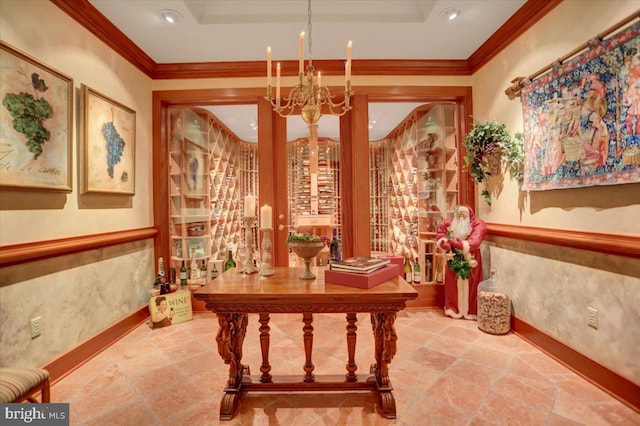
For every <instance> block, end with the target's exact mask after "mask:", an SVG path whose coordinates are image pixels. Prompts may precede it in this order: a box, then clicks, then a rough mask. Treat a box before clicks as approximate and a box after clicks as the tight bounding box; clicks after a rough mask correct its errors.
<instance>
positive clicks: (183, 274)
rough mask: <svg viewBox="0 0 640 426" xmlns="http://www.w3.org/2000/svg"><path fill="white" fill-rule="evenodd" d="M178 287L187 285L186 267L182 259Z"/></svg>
mask: <svg viewBox="0 0 640 426" xmlns="http://www.w3.org/2000/svg"><path fill="white" fill-rule="evenodd" d="M180 285H181V286H185V285H187V267H186V266H185V264H184V259H182V266H180Z"/></svg>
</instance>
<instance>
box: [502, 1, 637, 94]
mask: <svg viewBox="0 0 640 426" xmlns="http://www.w3.org/2000/svg"><path fill="white" fill-rule="evenodd" d="M636 18H640V10H637V11H635V12H634V13H632V14H631V15H629V16H627V17H626V18H624V19H623V20H622V21H620V22H618V23H616V24H614V25H612V26H611V27H609V28H607V29H606V30H604V31H603V32H601V33H600V34H598V35H596V36H595V37H594V38H593V39H591V40H589V41H588V42H586V43H583V44H581V45H580V46H578V47H577V48H575V49H573V50H572V51H571V52H569V53H567V54H566V55H564V56H562V57H560V58H558V59H556V60H555V61H554V62H552V63H551V64H549V65H547V66H546V67H544V68H541V69H540V70H538V71H536V72H534V73H533V74H531V75H530V76H529V77H516V78H514V79H513V80H511V83H512V84H511V85H510V86H509V87H507V89H506V90H505V91H504V93H505V94H506V95H507V96H508V97H509V99H511V100H513V99H515V98H516V97H517V96H520V91H521V90H522V88H523V87H524V86H526V85H527V84H530V83H531V82H532V81H533V80H534V79H536V78H538V77H540V76H541V75H542V74H545V73H546V72H547V71H549V70H551V69H554V68H556V67H559V66H560V65H562V63H563V62H564V61H566V60H567V59H569V58H571V57H573V56H575V55H577V54H578V53H579V52H581V51H582V50H584V49H586V48H588V47H589V48H591V47H595V46H596V45H597V43H599V42H601V41H602V40H603V39H604V38H606V37H607V36H608V35H610V34H612V33H613V32H615V31H617V30H618V29H620V28H621V27H623V26H625V25H626V24H628V23H629V22H631V21H633V20H634V19H636Z"/></svg>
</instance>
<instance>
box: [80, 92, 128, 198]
mask: <svg viewBox="0 0 640 426" xmlns="http://www.w3.org/2000/svg"><path fill="white" fill-rule="evenodd" d="M81 90H82V102H83V120H82V123H83V135H84V144H80V147H79V148H80V151H81V153H80V158H81V159H82V163H81V164H80V180H81V182H82V192H83V193H86V192H106V193H112V194H131V195H133V194H135V151H136V149H135V143H136V112H135V111H134V110H132V109H131V108H128V107H126V106H124V105H122V104H121V103H119V102H116V101H114V100H113V99H109V98H108V97H106V96H105V95H103V94H101V93H99V92H97V91H95V90H93V89H91V88H90V87H88V86H86V85H84V84H82V85H81Z"/></svg>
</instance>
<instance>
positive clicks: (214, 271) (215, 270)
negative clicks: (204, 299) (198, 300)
mask: <svg viewBox="0 0 640 426" xmlns="http://www.w3.org/2000/svg"><path fill="white" fill-rule="evenodd" d="M216 278H218V267H217V266H216V262H213V265H211V279H212V280H215V279H216Z"/></svg>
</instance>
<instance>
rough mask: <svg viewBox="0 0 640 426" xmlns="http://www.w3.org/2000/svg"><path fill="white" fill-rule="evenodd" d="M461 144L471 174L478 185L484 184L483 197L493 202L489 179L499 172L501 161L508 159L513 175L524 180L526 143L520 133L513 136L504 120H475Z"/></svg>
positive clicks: (519, 180) (520, 180)
mask: <svg viewBox="0 0 640 426" xmlns="http://www.w3.org/2000/svg"><path fill="white" fill-rule="evenodd" d="M462 145H463V146H464V147H465V149H466V155H465V157H464V161H465V164H466V166H467V167H468V169H469V174H470V175H471V177H472V178H473V180H474V181H475V182H476V183H478V184H481V183H482V184H484V187H483V189H482V193H481V194H482V196H483V198H484V199H485V201H486V202H487V204H489V205H491V195H490V194H489V190H488V188H487V178H488V177H489V176H491V175H493V174H497V173H499V172H500V160H505V161H506V163H507V165H508V167H509V172H510V173H511V176H512V177H513V178H514V179H516V180H518V182H519V183H521V182H522V171H523V169H524V146H523V138H522V134H521V133H516V135H515V137H514V138H512V137H511V135H510V134H509V132H508V131H507V128H506V126H505V125H504V124H503V123H498V122H497V121H496V120H490V121H485V122H474V123H473V127H472V128H471V131H470V132H469V133H468V134H467V135H466V136H465V138H464V140H463V141H462Z"/></svg>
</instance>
